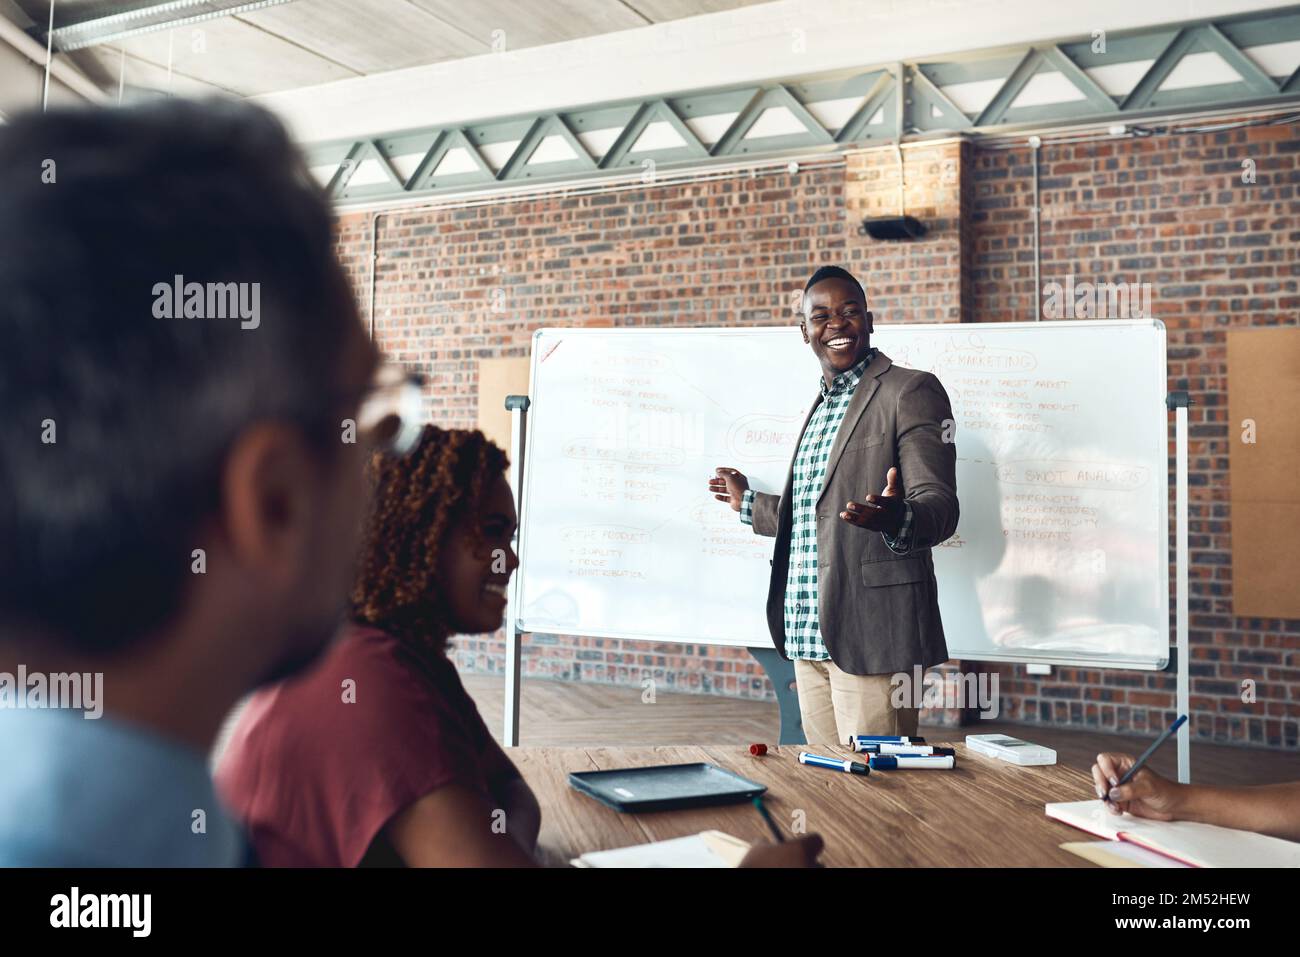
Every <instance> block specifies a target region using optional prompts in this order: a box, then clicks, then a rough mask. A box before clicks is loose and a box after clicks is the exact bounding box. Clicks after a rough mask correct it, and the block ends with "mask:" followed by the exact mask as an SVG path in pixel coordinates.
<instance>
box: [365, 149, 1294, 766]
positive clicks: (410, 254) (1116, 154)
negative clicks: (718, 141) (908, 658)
mask: <svg viewBox="0 0 1300 957" xmlns="http://www.w3.org/2000/svg"><path fill="white" fill-rule="evenodd" d="M1298 137H1300V134H1297V133H1296V132H1295V129H1294V128H1293V127H1277V128H1273V129H1271V130H1267V131H1262V130H1253V131H1249V132H1244V131H1243V132H1236V133H1232V134H1218V135H1202V136H1197V137H1183V138H1179V139H1173V138H1161V139H1152V140H1145V141H1124V142H1120V143H1113V144H1106V145H1097V146H1085V145H1072V146H1048V147H1045V148H1044V149H1043V151H1042V156H1041V162H1042V173H1041V180H1040V185H1041V188H1042V206H1043V217H1044V218H1043V240H1042V250H1043V252H1042V255H1043V270H1042V274H1043V282H1048V281H1051V279H1052V278H1053V276H1057V275H1058V274H1059V276H1060V278H1062V279H1063V274H1064V273H1065V272H1069V271H1071V270H1073V272H1074V274H1075V275H1076V277H1094V278H1095V277H1102V276H1106V277H1110V276H1112V274H1119V275H1122V276H1123V277H1124V278H1125V279H1126V280H1130V281H1149V282H1152V283H1153V284H1155V291H1154V302H1153V306H1154V311H1155V314H1156V315H1157V316H1158V317H1159V318H1161V319H1163V320H1164V321H1165V323H1166V324H1167V326H1168V327H1169V357H1170V387H1171V388H1187V389H1190V390H1192V391H1193V392H1194V393H1196V396H1197V401H1198V405H1197V406H1196V407H1195V408H1194V409H1193V410H1192V442H1193V445H1192V477H1191V481H1192V488H1193V495H1194V497H1195V500H1194V502H1193V508H1192V517H1191V536H1192V550H1193V560H1194V561H1193V569H1192V636H1191V638H1192V645H1193V666H1194V683H1193V708H1194V710H1195V711H1196V712H1198V718H1199V720H1198V721H1197V722H1196V725H1195V726H1196V728H1197V733H1198V734H1200V735H1202V736H1204V737H1211V736H1212V737H1213V738H1215V739H1218V740H1230V741H1238V742H1254V743H1267V744H1271V745H1290V746H1295V745H1296V744H1297V741H1296V734H1297V725H1298V724H1300V652H1298V651H1297V649H1298V648H1300V622H1283V621H1257V620H1243V619H1237V618H1234V617H1233V616H1232V608H1231V566H1230V562H1229V551H1228V548H1229V544H1230V542H1229V538H1228V535H1229V531H1230V529H1229V521H1228V518H1229V516H1228V514H1227V508H1228V506H1227V486H1226V482H1227V453H1228V450H1227V444H1226V443H1227V441H1228V435H1229V431H1228V429H1227V425H1226V422H1225V418H1224V417H1225V415H1226V395H1225V389H1226V383H1225V381H1224V378H1225V368H1224V345H1223V332H1224V330H1225V329H1226V328H1227V327H1228V326H1229V325H1230V324H1233V325H1252V324H1261V325H1262V324H1271V323H1278V322H1284V323H1289V324H1296V323H1297V294H1296V275H1297V259H1296V248H1297V231H1298V230H1300V217H1297V199H1296V196H1295V186H1294V182H1295V175H1296V170H1295V159H1296V152H1297V150H1298V149H1300V138H1298ZM1247 155H1249V157H1251V158H1253V159H1255V160H1256V163H1257V168H1258V182H1257V183H1256V184H1255V185H1254V186H1244V185H1242V184H1241V183H1240V172H1241V159H1242V158H1245V157H1246V156H1247ZM904 158H905V175H904V182H905V184H906V205H907V211H908V212H909V213H911V214H912V215H914V216H916V217H917V218H919V219H921V220H922V221H923V222H925V223H926V224H927V225H928V226H929V232H928V234H927V235H926V237H925V238H924V239H922V240H920V241H917V242H914V243H907V244H901V243H900V244H882V243H876V242H873V241H872V240H870V239H867V238H865V237H861V236H859V235H858V234H857V225H858V223H859V222H860V221H861V219H862V217H863V216H867V215H887V214H892V213H895V212H897V205H898V179H897V177H898V160H897V156H896V154H895V153H894V152H893V151H892V150H888V149H886V150H871V151H863V152H860V153H855V154H850V155H849V156H848V157H847V159H846V162H845V163H844V164H843V165H835V166H829V167H820V168H805V169H803V170H801V171H799V172H797V173H795V174H790V173H788V172H785V171H781V172H766V173H762V174H759V175H757V176H754V177H752V178H750V177H742V178H739V179H732V180H721V181H713V182H707V183H700V184H694V185H655V184H651V185H639V186H636V187H633V188H627V189H624V190H621V191H619V192H617V193H612V194H605V195H597V196H585V197H567V198H566V197H551V198H530V199H526V200H506V201H502V202H500V203H497V204H494V205H491V206H486V207H481V208H470V209H460V210H455V209H440V210H432V211H429V210H425V211H409V212H403V211H396V212H393V213H390V214H385V215H384V216H383V217H382V218H381V219H380V221H379V230H378V231H379V245H378V253H379V255H378V264H377V284H376V301H375V324H376V339H377V341H378V342H379V343H380V345H381V346H382V347H383V348H384V349H385V350H387V351H388V352H390V353H391V354H393V355H395V356H396V357H397V358H399V359H401V360H402V361H405V362H410V363H414V364H417V365H418V366H419V367H421V368H422V370H423V371H424V372H426V373H427V374H428V375H429V377H430V380H431V381H430V386H429V390H428V397H427V404H428V412H429V414H430V416H431V417H432V418H433V419H434V420H435V421H437V422H439V423H440V424H443V425H446V426H451V427H472V426H473V425H474V423H475V416H476V408H475V401H476V399H475V389H474V387H475V382H476V379H475V376H476V363H477V361H478V360H479V359H482V358H488V357H498V356H522V355H525V354H526V353H527V349H528V343H529V337H530V336H531V334H532V332H533V330H534V329H536V328H538V327H539V326H544V325H618V326H622V325H640V324H649V325H718V324H728V323H736V324H759V325H767V324H779V323H784V322H787V321H789V320H788V317H789V305H788V303H789V292H790V290H791V289H793V288H797V287H801V286H802V283H803V281H804V279H805V278H806V277H807V275H808V273H809V272H810V271H811V269H812V268H813V266H814V265H815V264H818V263H822V262H840V263H842V264H844V265H846V266H847V267H848V268H850V269H853V270H855V271H856V272H858V274H859V275H861V276H862V277H863V279H864V281H865V282H866V284H867V287H868V295H869V296H870V298H871V305H872V308H873V310H874V312H875V313H876V316H877V318H878V319H879V320H880V321H882V322H899V321H912V322H944V321H1008V320H1023V319H1027V318H1030V317H1031V316H1032V314H1033V308H1034V306H1033V303H1034V289H1033V250H1032V232H1031V230H1032V225H1031V220H1030V210H1031V206H1032V192H1031V187H1032V179H1031V176H1030V171H1029V155H1028V152H1027V150H1024V149H1021V150H1014V151H998V150H992V149H988V148H979V147H976V146H975V145H974V144H969V143H967V144H958V143H955V142H951V143H945V144H927V145H924V146H909V147H906V148H905V149H904ZM370 229H371V224H370V218H369V216H366V215H353V216H348V217H345V218H344V219H343V221H342V223H341V232H340V250H341V253H342V255H343V257H344V260H345V264H346V265H347V268H348V269H349V271H350V273H351V274H352V276H353V279H354V281H355V282H356V284H357V291H358V297H359V299H360V300H361V304H362V311H363V314H364V313H366V312H367V303H368V296H369V292H368V283H369V266H370V264H369V258H368V257H369V237H370ZM1138 274H1140V275H1138ZM457 648H458V650H457V653H456V654H457V658H458V663H459V664H460V665H461V666H462V667H466V668H472V669H475V670H483V671H496V670H499V669H500V667H501V661H502V658H503V649H502V645H501V640H500V636H499V635H498V636H492V637H490V638H481V639H471V638H462V639H459V640H458V642H457ZM524 656H525V669H526V673H527V674H534V675H539V676H547V677H556V678H566V679H570V680H582V681H599V682H618V683H632V684H639V683H640V681H641V680H642V678H643V677H645V676H653V677H655V679H656V681H657V682H658V684H659V687H660V688H667V689H670V690H671V689H678V690H689V691H700V692H716V693H724V694H735V695H743V696H765V695H769V694H770V693H771V692H770V688H769V686H768V684H767V682H766V679H765V678H764V677H763V674H762V671H761V669H759V668H758V666H757V665H756V664H755V663H754V662H753V661H752V659H751V658H750V657H749V655H748V653H747V652H745V651H744V650H743V649H723V648H709V647H692V646H683V645H664V644H649V643H642V642H620V641H616V640H611V639H589V638H573V637H567V636H554V635H538V636H530V637H529V638H528V639H527V641H526V642H525V650H524ZM967 667H968V668H969V667H971V665H970V664H969V663H967ZM997 670H998V671H999V672H1000V675H1001V691H1002V702H1001V703H1002V709H1003V717H1004V718H1007V719H1011V720H1024V721H1031V722H1035V721H1036V722H1044V723H1052V724H1071V725H1079V726H1087V727H1091V728H1100V729H1112V730H1120V731H1129V730H1134V731H1144V730H1151V729H1153V728H1155V727H1156V726H1158V725H1161V724H1164V723H1166V722H1167V720H1168V715H1169V713H1170V711H1171V709H1172V707H1173V698H1172V689H1173V683H1172V680H1170V678H1169V677H1167V676H1165V675H1146V674H1142V673H1138V672H1119V671H1105V672H1102V671H1092V670H1087V671H1085V670H1078V669H1055V670H1054V671H1053V674H1052V675H1051V676H1050V677H1047V678H1038V677H1030V676H1027V675H1026V674H1025V670H1024V668H1023V666H1011V665H1007V666H998V668H997ZM1243 677H1251V678H1254V679H1255V680H1256V681H1257V682H1258V689H1257V693H1258V696H1259V700H1258V702H1256V703H1255V704H1254V705H1250V706H1247V705H1244V704H1242V703H1241V701H1240V700H1239V697H1238V696H1237V690H1236V689H1237V685H1238V682H1239V681H1240V679H1241V678H1243ZM926 717H927V719H930V720H945V719H947V720H951V719H952V717H953V716H952V715H945V714H933V715H927V716H926Z"/></svg>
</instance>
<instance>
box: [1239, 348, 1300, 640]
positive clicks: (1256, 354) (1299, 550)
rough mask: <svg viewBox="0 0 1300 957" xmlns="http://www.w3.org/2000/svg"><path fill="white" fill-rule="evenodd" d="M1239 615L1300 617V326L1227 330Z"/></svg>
mask: <svg viewBox="0 0 1300 957" xmlns="http://www.w3.org/2000/svg"><path fill="white" fill-rule="evenodd" d="M1228 437H1229V446H1230V449H1231V451H1230V452H1229V468H1230V482H1231V489H1232V495H1231V503H1232V511H1231V520H1232V606H1233V607H1232V610H1233V613H1234V614H1235V615H1238V616H1245V617H1252V618H1300V588H1297V587H1296V584H1295V569H1297V568H1300V328H1296V327H1295V326H1284V327H1278V328H1276V329H1241V330H1233V331H1231V332H1229V333H1228Z"/></svg>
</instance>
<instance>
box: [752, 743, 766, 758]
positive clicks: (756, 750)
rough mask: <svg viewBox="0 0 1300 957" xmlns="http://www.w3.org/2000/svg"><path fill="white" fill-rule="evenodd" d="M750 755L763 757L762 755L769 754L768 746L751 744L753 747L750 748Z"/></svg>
mask: <svg viewBox="0 0 1300 957" xmlns="http://www.w3.org/2000/svg"><path fill="white" fill-rule="evenodd" d="M749 753H750V754H752V755H754V756H755V757H758V756H761V755H764V754H767V745H766V744H751V745H750V746H749Z"/></svg>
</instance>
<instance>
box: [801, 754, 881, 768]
mask: <svg viewBox="0 0 1300 957" xmlns="http://www.w3.org/2000/svg"><path fill="white" fill-rule="evenodd" d="M799 763H800V764H811V765H812V766H813V767H818V768H829V769H830V770H832V771H846V772H848V773H849V774H870V773H871V768H869V767H867V766H866V765H865V764H863V763H862V762H861V761H849V760H846V759H844V758H824V757H822V756H821V755H820V754H812V753H810V752H808V751H800V752H799Z"/></svg>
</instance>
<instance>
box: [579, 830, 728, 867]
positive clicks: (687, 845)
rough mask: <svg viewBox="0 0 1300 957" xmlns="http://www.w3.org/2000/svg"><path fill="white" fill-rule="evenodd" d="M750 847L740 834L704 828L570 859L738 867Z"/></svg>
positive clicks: (593, 863)
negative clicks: (667, 839)
mask: <svg viewBox="0 0 1300 957" xmlns="http://www.w3.org/2000/svg"><path fill="white" fill-rule="evenodd" d="M748 850H749V845H748V844H746V843H745V842H744V841H742V840H741V839H740V838H738V837H732V836H731V835H730V834H724V833H723V832H722V831H701V832H700V833H699V834H692V835H691V836H690V837H677V838H673V839H672V840H670V841H654V842H652V843H650V844H633V845H632V846H631V847H619V848H615V849H614V850H612V851H590V852H588V853H586V854H583V855H582V857H578V858H575V859H574V860H573V861H571V862H570V863H572V864H573V866H574V867H736V866H737V865H738V864H740V860H741V858H743V857H744V856H745V852H746V851H748Z"/></svg>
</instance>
